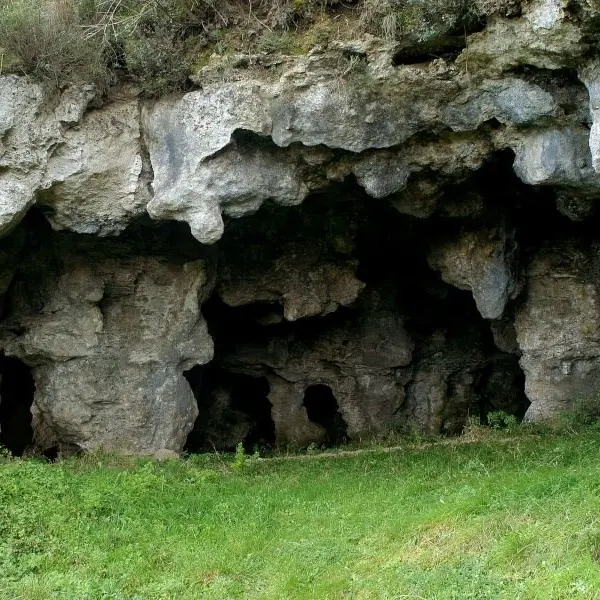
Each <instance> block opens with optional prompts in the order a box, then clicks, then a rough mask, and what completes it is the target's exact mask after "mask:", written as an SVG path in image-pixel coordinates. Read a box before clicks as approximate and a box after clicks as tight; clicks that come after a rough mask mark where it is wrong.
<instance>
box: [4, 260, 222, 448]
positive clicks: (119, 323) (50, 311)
mask: <svg viewBox="0 0 600 600" xmlns="http://www.w3.org/2000/svg"><path fill="white" fill-rule="evenodd" d="M88 258H89V257H88ZM64 260H65V266H64V269H63V271H62V273H61V274H60V275H59V277H58V280H57V282H56V285H55V286H53V288H52V291H51V293H50V295H49V297H47V298H46V299H45V302H44V305H43V308H42V309H41V310H40V311H39V312H34V313H31V311H30V309H29V308H28V307H27V304H26V303H24V304H22V305H21V306H20V307H19V310H20V317H19V310H17V313H16V314H14V315H13V319H14V324H15V325H17V324H18V325H19V326H20V327H21V328H22V329H23V330H24V331H23V333H21V334H18V335H17V336H16V337H13V338H9V339H7V340H5V341H4V342H3V344H2V345H3V346H4V348H5V351H6V353H7V354H9V355H14V356H18V357H19V358H21V359H22V360H24V361H26V362H27V363H29V364H31V365H32V367H33V375H34V378H35V383H36V393H35V401H34V407H33V410H34V413H35V414H36V420H37V421H38V422H43V424H44V427H45V429H46V430H49V431H51V432H52V434H53V436H54V437H55V438H56V439H58V440H60V441H61V442H63V443H70V444H74V445H76V446H78V447H80V448H82V449H85V450H91V449H98V448H105V449H110V450H116V451H121V452H128V453H136V454H138V453H139V454H152V453H154V452H156V451H159V450H162V449H166V450H172V451H180V450H181V449H182V447H183V444H184V442H185V439H186V436H187V434H188V433H189V431H190V429H191V428H192V425H193V423H194V419H195V417H196V414H197V408H196V404H195V400H194V397H193V394H192V392H191V390H190V387H189V385H188V384H187V382H186V380H185V378H184V377H183V371H184V370H186V369H189V368H191V367H192V366H194V365H196V364H203V363H206V362H208V361H209V360H210V359H211V358H212V341H211V339H210V337H209V336H208V333H207V330H206V325H205V323H204V320H203V319H202V316H201V314H200V308H199V298H202V297H203V296H205V295H206V293H207V292H208V291H209V288H208V287H207V285H208V279H207V275H206V267H205V265H204V264H203V263H202V262H200V261H197V262H192V263H186V264H184V265H181V266H179V265H173V264H168V263H166V262H165V261H164V260H160V259H158V258H153V257H148V258H141V257H131V258H126V259H122V260H119V259H106V260H100V261H98V262H94V261H89V260H85V257H81V256H71V257H64ZM13 301H14V302H18V301H19V300H18V298H13ZM13 330H14V327H13ZM46 437H49V436H48V434H46Z"/></svg>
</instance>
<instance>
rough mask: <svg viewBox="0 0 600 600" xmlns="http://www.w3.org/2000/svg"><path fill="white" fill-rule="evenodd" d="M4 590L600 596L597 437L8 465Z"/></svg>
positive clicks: (146, 594)
mask: <svg viewBox="0 0 600 600" xmlns="http://www.w3.org/2000/svg"><path fill="white" fill-rule="evenodd" d="M0 471H1V473H0V597H1V598H3V599H4V598H27V599H30V598H31V599H34V598H35V599H40V600H41V599H44V600H47V599H50V598H60V599H61V600H68V599H77V600H83V599H86V598H94V599H95V598H140V599H143V600H150V599H154V598H165V599H179V598H190V599H192V598H193V599H198V598H203V599H204V598H207V599H208V598H244V599H253V598H269V599H273V598H286V599H287V598H319V599H321V598H390V599H391V598H414V599H418V598H427V599H434V598H460V599H461V600H462V599H466V598H477V599H484V598H510V599H513V598H540V599H544V600H547V599H557V598H596V597H598V598H600V568H599V566H598V564H597V562H596V560H598V559H599V558H600V435H599V434H592V433H586V434H579V435H570V436H568V435H564V436H562V437H545V438H527V437H520V438H517V439H515V440H514V441H511V442H505V443H500V442H498V441H494V440H493V439H490V440H488V441H480V442H477V443H474V444H463V445H454V446H431V447H429V448H426V449H421V450H406V451H401V452H394V453H383V452H375V453H365V454H361V455H357V456H349V457H343V458H335V459H334V458H328V459H311V460H294V461H283V460H282V461H277V460H274V461H264V462H260V463H255V462H252V461H249V462H248V463H247V464H246V468H245V469H244V471H243V472H233V473H232V472H230V471H229V469H224V468H223V466H220V465H219V463H218V461H216V460H215V458H214V457H195V458H194V459H193V460H190V461H187V462H181V463H178V462H172V463H160V464H159V463H154V462H150V461H139V462H138V463H137V464H133V463H129V464H127V462H123V461H121V463H120V464H119V462H117V460H116V459H110V458H107V457H104V458H98V457H88V458H85V459H79V460H71V461H65V462H62V463H56V464H45V463H42V462H37V461H33V460H29V461H22V460H12V461H7V462H6V461H5V462H3V463H2V464H0Z"/></svg>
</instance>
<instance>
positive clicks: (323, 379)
mask: <svg viewBox="0 0 600 600" xmlns="http://www.w3.org/2000/svg"><path fill="white" fill-rule="evenodd" d="M513 158H514V157H513V156H512V154H511V153H502V154H499V155H498V156H497V157H495V159H494V160H492V161H490V163H489V164H488V165H486V166H485V168H484V169H482V171H481V172H479V173H476V174H474V176H472V177H470V178H469V179H468V180H467V181H465V182H464V183H461V184H459V185H455V186H450V187H449V188H448V189H447V190H445V191H444V195H443V198H442V200H441V201H440V203H439V206H438V208H437V209H436V210H435V211H434V214H433V215H432V216H431V217H430V218H427V219H419V218H415V217H412V216H409V215H406V214H401V213H399V212H398V211H397V210H396V209H395V208H394V207H393V206H392V205H391V204H390V203H389V202H387V201H385V200H383V201H380V200H374V199H372V198H369V197H368V196H366V194H365V193H364V192H363V191H362V189H361V188H360V186H358V184H357V182H356V181H355V180H354V179H352V178H348V179H347V180H346V181H345V182H344V183H343V184H339V185H335V186H331V188H329V189H327V190H325V191H323V192H321V193H318V194H314V195H313V196H311V197H310V198H308V199H307V200H306V201H305V202H304V203H303V204H302V205H301V206H299V207H292V208H289V207H288V208H282V207H277V206H274V205H269V204H267V205H265V206H263V208H261V209H260V210H259V211H258V213H256V214H255V215H253V216H249V217H245V218H243V219H239V220H231V221H229V222H228V224H227V227H226V231H225V235H224V237H223V239H222V240H221V241H220V242H219V265H220V267H219V275H218V281H217V286H216V291H215V294H214V295H213V297H212V298H211V299H210V300H209V301H208V302H207V303H205V305H204V306H203V313H204V315H205V317H206V319H207V322H208V324H209V330H210V332H211V335H212V336H213V339H214V340H215V359H214V361H213V365H212V367H211V373H212V374H211V377H212V380H211V382H210V385H209V386H208V388H207V390H206V391H205V393H204V395H203V396H202V399H200V400H199V408H200V411H201V412H202V411H203V410H204V411H205V416H204V417H202V418H199V423H200V421H201V419H202V420H203V423H204V425H202V426H201V427H200V430H198V426H197V430H196V433H195V434H194V435H197V434H198V433H199V432H200V435H201V436H204V438H203V440H204V441H203V442H202V443H201V444H199V445H198V447H202V444H206V440H207V439H209V438H210V439H211V443H212V441H213V440H214V443H215V446H217V447H218V445H219V443H220V444H221V447H224V448H231V447H232V446H234V445H235V444H233V440H231V439H227V438H226V437H223V436H222V435H221V434H219V435H216V434H215V432H216V431H217V430H219V431H222V430H229V431H231V430H233V429H234V428H238V429H239V431H238V434H237V436H238V437H237V439H238V441H239V439H244V436H246V435H248V431H249V429H247V428H248V424H247V423H246V424H245V425H244V427H246V429H244V428H243V427H242V425H241V424H240V423H242V424H243V423H244V418H247V417H248V414H247V413H245V416H244V413H243V410H241V408H242V407H241V406H240V404H239V402H238V401H237V400H235V398H236V394H237V392H236V391H235V386H234V385H233V384H232V383H231V382H232V381H233V380H232V377H233V376H232V373H233V372H244V373H246V374H248V376H249V375H250V374H251V375H252V376H253V377H255V378H260V377H264V376H266V375H268V376H269V377H270V376H271V375H274V376H276V378H278V381H280V382H281V385H282V386H284V388H285V386H289V389H290V398H291V396H293V394H295V393H297V392H296V391H295V390H297V388H298V387H301V388H303V389H304V391H305V394H304V395H303V396H302V397H301V398H300V399H299V402H301V403H302V406H303V407H304V409H305V410H306V415H305V418H307V419H308V421H312V422H313V423H317V424H319V425H321V426H322V427H324V428H325V429H326V430H327V440H326V443H328V444H335V443H339V442H340V441H341V440H342V439H344V437H345V436H347V428H346V424H345V423H344V422H343V419H342V418H341V415H340V410H339V409H340V406H344V411H346V410H348V411H349V413H350V414H353V415H357V414H358V415H361V413H363V416H360V417H359V419H363V421H362V423H364V428H365V430H367V429H369V428H371V430H372V428H375V429H376V430H381V431H383V430H385V429H386V428H388V427H399V428H401V429H402V428H404V429H406V430H411V429H415V428H417V429H418V428H422V429H426V430H429V431H432V432H436V433H449V434H455V433H460V432H461V431H462V429H463V427H464V424H465V422H466V420H467V417H468V415H470V414H480V415H481V417H482V419H483V420H485V418H486V415H487V414H488V413H489V412H490V411H492V410H505V411H506V412H510V413H511V414H515V415H516V416H517V417H518V418H522V416H523V415H524V413H525V411H526V409H527V406H528V404H529V403H528V401H527V399H526V397H525V395H524V380H523V374H522V372H521V370H520V367H519V364H518V360H519V356H518V353H514V354H511V353H509V352H505V351H501V350H500V349H498V348H497V347H496V346H495V344H494V341H493V337H492V334H491V329H490V323H489V322H488V321H487V320H486V319H484V318H483V317H482V316H481V314H480V312H479V311H478V309H477V307H476V305H475V301H474V299H473V295H472V293H471V292H470V291H467V290H459V289H457V288H456V287H454V286H452V285H450V284H449V283H446V282H444V281H443V280H442V279H441V276H440V273H439V272H436V271H434V270H432V268H431V267H430V266H429V264H428V259H427V257H428V250H429V248H430V246H431V245H432V244H436V243H438V242H440V241H443V240H444V239H446V237H447V236H448V235H450V236H452V235H457V236H459V235H460V234H461V232H462V231H463V230H465V229H466V230H473V229H474V230H477V229H478V228H480V227H484V226H491V225H494V224H498V223H500V224H502V223H508V224H510V223H512V222H513V221H514V220H519V219H522V220H524V231H525V233H526V234H527V235H528V234H529V229H530V228H531V229H532V230H534V229H536V223H539V210H540V209H541V207H543V209H544V210H546V209H548V210H551V211H554V213H555V212H556V210H555V207H554V206H553V197H552V195H551V194H550V195H549V194H547V192H545V191H541V192H538V191H537V190H532V189H531V188H527V187H526V186H524V185H523V184H522V183H521V182H520V181H519V180H518V179H517V178H516V177H515V176H514V175H513V174H512V160H513ZM559 216H560V215H559ZM537 230H539V227H537ZM536 243H537V242H536V241H535V240H534V241H533V244H534V245H535V244H536ZM315 256H317V258H315ZM325 264H326V265H329V267H328V268H331V269H332V271H331V272H334V273H335V272H336V270H335V269H338V268H346V269H348V268H350V270H351V272H352V273H353V274H354V276H355V277H356V278H357V279H358V280H360V281H361V282H362V285H364V289H363V290H362V291H361V292H360V293H359V294H358V295H357V297H356V299H355V300H353V301H349V302H348V303H347V304H346V305H344V306H335V304H331V303H328V300H329V296H327V294H330V293H331V291H330V290H328V289H327V286H326V285H323V286H322V287H319V286H315V287H314V288H312V285H313V283H311V282H314V281H318V278H319V268H321V267H322V266H323V265H325ZM349 265H350V267H349ZM281 273H285V274H286V276H285V277H282V276H281ZM299 273H300V274H302V273H306V274H310V277H307V278H306V280H303V279H302V278H300V279H298V280H297V281H296V280H294V276H295V275H298V274H299ZM257 282H259V283H257ZM318 294H323V296H324V298H325V299H324V300H323V298H321V299H317V300H319V301H317V300H315V298H316V297H317V296H318ZM298 298H299V299H300V300H299V301H298V305H299V306H300V308H303V307H305V306H306V305H307V304H308V305H310V306H311V307H312V306H313V305H314V309H313V310H311V311H310V312H309V313H308V314H306V316H303V317H301V318H297V317H294V318H292V319H289V320H286V318H285V316H286V314H289V313H290V312H291V313H292V314H296V313H294V310H291V309H290V303H291V302H292V300H294V299H295V300H298ZM227 302H229V303H230V304H228V303H227ZM319 302H321V304H319ZM292 308H295V307H292ZM399 322H400V323H401V324H402V327H403V329H402V330H400V329H399V325H398V323H399ZM390 323H391V324H392V325H390ZM399 336H400V338H401V337H402V336H408V338H410V343H409V342H406V343H405V346H404V350H406V352H410V353H412V359H411V358H410V356H409V357H408V358H404V356H405V354H406V353H405V354H403V353H402V348H400V349H399V348H398V344H399V343H401V342H399V341H398V340H399V339H400V338H399ZM409 345H411V349H409V350H407V348H408V346H409ZM394 353H397V355H398V356H399V358H398V359H397V360H396V359H393V358H392V359H390V354H394ZM390 360H392V362H390ZM394 360H396V362H393V361H394ZM365 375H368V377H367V379H369V380H371V379H373V380H374V381H377V384H376V385H375V386H374V387H372V388H371V387H369V388H367V389H366V390H362V391H361V392H360V393H358V392H356V393H355V392H349V391H348V390H356V389H358V388H357V386H358V387H360V381H363V380H364V376H365ZM250 382H251V379H246V380H245V381H244V384H243V386H242V387H243V388H244V389H252V387H253V385H254V384H251V383H250ZM352 382H353V383H352ZM260 385H263V384H260ZM260 385H259V384H257V385H256V386H255V387H254V389H255V392H252V393H251V395H252V396H253V397H255V398H257V397H258V396H262V397H263V399H264V398H265V396H266V394H264V392H262V391H260ZM278 385H279V384H278ZM294 386H295V387H294ZM378 386H379V387H378ZM265 389H266V387H265ZM286 389H287V388H286ZM433 389H435V390H436V391H435V393H436V394H437V397H438V398H439V407H438V408H435V410H434V409H433V408H431V407H428V406H429V404H428V403H429V402H430V400H429V396H428V394H429V393H430V392H431V390H433ZM332 390H336V393H333V392H332ZM338 390H342V391H338ZM278 393H279V392H278ZM353 393H355V395H354V396H353V395H352V394H353ZM278 397H280V396H278ZM284 397H285V395H284ZM402 398H404V399H403V400H402ZM291 401H292V400H290V402H291ZM254 402H257V401H256V400H255V401H254ZM203 405H204V408H203ZM224 405H225V406H226V408H227V410H224V409H223V406H224ZM258 405H259V403H257V406H258ZM264 405H265V406H266V403H264ZM367 407H368V408H367ZM365 411H367V412H368V411H371V412H372V413H373V414H372V415H367V417H364V413H365ZM428 411H429V412H428ZM436 411H437V412H436ZM434 413H435V414H434ZM280 414H282V413H281V412H280V408H278V415H280ZM294 414H295V413H294ZM375 414H376V415H377V416H373V415H375ZM236 415H237V416H236ZM371 417H372V418H371ZM255 418H256V417H255ZM290 418H294V419H297V418H298V417H297V415H296V416H293V417H290ZM353 418H354V417H353ZM278 423H280V421H278ZM360 423H361V421H360V420H359V425H358V426H357V425H354V426H355V428H356V427H358V428H360V427H361V424H360ZM280 424H281V423H280ZM295 427H296V423H295V422H293V423H286V424H285V427H284V429H285V433H286V436H287V438H289V437H290V436H291V437H293V435H294V431H295ZM297 427H298V431H304V430H303V427H304V425H303V423H302V422H300V421H298V424H297ZM290 432H291V433H290ZM209 433H210V435H209ZM278 435H279V432H278V431H274V433H273V438H274V439H275V441H276V442H277V443H278V442H279V438H278ZM263 439H265V440H266V439H267V438H266V436H263ZM304 441H305V442H306V440H304ZM315 441H321V440H316V439H315Z"/></svg>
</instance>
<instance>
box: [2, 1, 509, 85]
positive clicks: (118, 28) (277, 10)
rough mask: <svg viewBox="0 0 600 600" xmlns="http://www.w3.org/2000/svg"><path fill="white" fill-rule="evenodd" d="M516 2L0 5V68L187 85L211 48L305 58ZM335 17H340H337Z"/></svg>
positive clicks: (431, 31) (423, 33)
mask: <svg viewBox="0 0 600 600" xmlns="http://www.w3.org/2000/svg"><path fill="white" fill-rule="evenodd" d="M518 4H519V3H518V2H517V0H344V1H343V0H41V1H40V0H0V46H2V47H1V48H0V65H2V66H3V70H4V72H7V70H8V69H10V70H13V71H20V72H25V73H29V74H32V75H34V76H35V77H36V78H38V79H41V80H44V81H47V82H51V83H53V84H54V85H57V86H59V87H60V86H63V85H66V84H68V83H72V82H82V81H83V82H91V83H95V84H96V85H98V86H100V87H106V86H108V85H110V84H111V83H112V82H114V81H116V80H117V79H124V78H125V79H130V80H134V81H136V82H137V83H138V84H140V85H141V86H142V88H143V89H144V90H145V93H146V94H148V95H154V94H159V93H162V92H164V91H168V90H172V89H181V88H182V87H184V86H185V85H186V82H187V78H188V75H189V74H190V73H191V72H192V71H193V70H194V67H197V65H198V64H199V63H200V62H201V61H202V59H201V57H203V56H204V57H206V56H208V55H210V54H211V53H212V52H217V53H219V54H223V53H227V52H231V51H235V52H244V51H245V52H249V51H256V50H259V51H263V52H305V51H306V50H307V49H309V48H308V46H310V45H311V44H313V45H314V44H315V43H327V42H328V41H330V40H331V39H332V38H335V37H339V36H345V37H351V36H357V35H360V34H361V33H365V32H369V33H373V34H375V35H380V36H384V37H386V38H388V39H393V40H399V41H404V42H405V43H419V42H423V41H425V42H427V41H428V40H431V39H433V38H435V37H436V36H437V37H440V36H443V35H445V34H446V33H447V32H449V31H451V30H457V29H463V28H464V27H466V25H467V24H469V23H470V24H472V23H473V22H476V21H479V22H481V20H483V19H485V18H486V16H487V15H489V14H491V13H493V12H502V13H504V14H511V13H514V12H515V10H517V8H518V6H517V5H518ZM340 17H343V18H341V19H340Z"/></svg>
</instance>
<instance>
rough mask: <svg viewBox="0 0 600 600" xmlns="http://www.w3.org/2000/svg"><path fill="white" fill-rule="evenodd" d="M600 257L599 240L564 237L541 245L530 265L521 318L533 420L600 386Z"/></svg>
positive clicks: (518, 320) (519, 330)
mask: <svg viewBox="0 0 600 600" xmlns="http://www.w3.org/2000/svg"><path fill="white" fill-rule="evenodd" d="M597 256H598V249H597V245H596V244H594V245H593V246H592V247H587V248H585V246H584V247H582V246H581V244H580V243H579V244H578V243H577V242H576V241H575V240H565V241H563V242H562V243H561V244H557V245H554V247H551V248H544V249H542V250H541V251H540V252H539V253H538V254H537V256H535V257H534V259H533V261H532V263H531V265H530V267H529V271H528V273H527V300H526V301H525V303H524V305H523V306H522V307H521V309H520V310H519V312H518V313H517V318H516V328H517V340H518V343H519V346H520V348H521V349H522V352H523V356H522V358H521V365H522V367H523V370H524V371H525V376H526V388H525V389H526V393H527V396H528V398H529V399H530V401H531V406H530V408H529V410H528V412H527V415H526V417H527V418H528V419H531V420H539V419H545V418H548V417H551V416H555V415H558V414H559V413H560V412H565V411H568V409H569V408H570V406H571V405H572V404H573V402H574V401H577V400H585V399H586V398H587V399H592V400H593V396H594V395H595V394H596V392H597V390H598V389H599V387H598V386H599V384H600V345H599V343H600V337H599V335H600V333H599V332H600V311H599V307H598V288H597V273H598V265H597V262H598V259H597Z"/></svg>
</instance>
